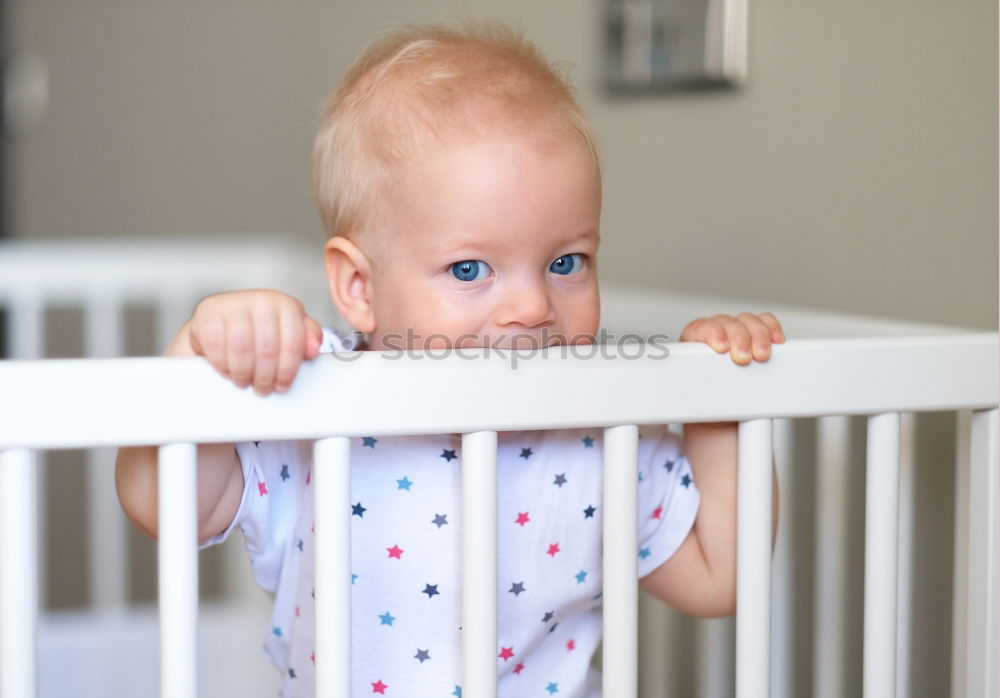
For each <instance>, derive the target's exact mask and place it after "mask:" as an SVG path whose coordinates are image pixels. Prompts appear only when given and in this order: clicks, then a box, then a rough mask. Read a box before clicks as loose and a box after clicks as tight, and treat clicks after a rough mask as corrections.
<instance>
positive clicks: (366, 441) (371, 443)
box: [361, 436, 378, 448]
mask: <svg viewBox="0 0 1000 698" xmlns="http://www.w3.org/2000/svg"><path fill="white" fill-rule="evenodd" d="M376 443H378V439H373V438H372V437H370V436H362V437H361V446H362V448H364V447H365V446H368V447H369V448H375V444H376Z"/></svg>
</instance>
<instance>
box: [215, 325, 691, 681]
mask: <svg viewBox="0 0 1000 698" xmlns="http://www.w3.org/2000/svg"><path fill="white" fill-rule="evenodd" d="M334 346H337V345H336V344H335V345H334ZM602 436H603V434H602V430H600V429H589V430H588V429H576V430H556V431H521V432H513V433H509V434H502V435H500V436H499V439H498V450H497V514H498V560H497V569H498V574H497V597H498V626H499V627H498V643H497V644H498V647H499V654H498V657H497V665H498V675H499V686H498V694H499V696H501V697H505V698H522V697H527V696H540V697H542V696H544V697H549V696H552V695H558V696H560V697H561V698H562V697H565V696H581V697H583V696H587V697H590V696H598V695H600V687H599V681H598V680H597V678H596V676H595V675H594V673H593V670H592V669H590V660H591V657H592V655H593V653H594V651H595V649H596V648H597V645H598V643H599V642H600V638H601V588H602V584H601V541H602V536H601V526H602V520H603V519H602V511H601V508H602V505H601V492H602V489H601V485H602V455H603V443H602ZM237 452H238V453H239V457H240V461H241V462H242V465H243V473H244V481H245V487H244V492H243V499H242V502H241V504H240V507H239V510H238V512H237V514H236V517H235V519H234V521H233V524H232V526H231V527H230V530H232V528H235V527H239V528H241V529H242V530H243V533H244V535H245V537H246V545H247V550H248V552H249V555H250V560H251V564H252V567H253V570H254V575H255V577H256V579H257V581H258V582H259V583H260V584H261V586H263V587H264V588H265V589H267V590H269V591H273V592H275V603H274V611H273V616H272V623H271V624H272V628H271V632H270V633H269V634H268V637H267V640H266V642H265V647H266V649H267V651H268V653H269V654H270V655H271V657H272V659H273V660H274V661H275V663H276V664H277V665H278V667H279V668H280V670H281V671H282V672H283V674H284V690H283V695H284V697H285V698H295V697H298V696H302V697H303V698H305V697H309V698H312V696H313V695H314V693H315V688H314V681H315V678H314V677H315V654H314V645H313V635H314V633H313V617H314V616H313V608H314V606H313V604H314V593H315V590H314V588H313V550H314V547H313V532H312V531H313V510H314V509H313V504H314V502H313V496H312V487H311V469H312V444H311V443H310V442H306V441H284V442H250V443H244V444H238V445H237ZM460 464H461V437H460V436H459V435H457V434H452V435H435V436H405V437H385V438H383V437H378V436H373V437H363V438H357V439H351V503H352V507H351V512H350V515H351V524H352V527H351V543H352V552H353V569H352V572H353V587H352V646H353V651H352V695H355V696H363V695H373V694H375V695H386V696H405V697H407V698H422V697H424V696H426V697H428V698H431V697H434V698H438V697H441V698H446V697H448V696H461V684H462V678H461V649H460V648H461V627H460V626H461V618H460V612H461V611H460V609H461V598H460V591H461V579H460V573H461V559H460V546H461V536H460V525H461V520H460V512H461V498H460V472H461V471H460ZM639 478H640V482H639V549H638V550H637V551H636V555H637V556H638V567H639V576H640V577H642V576H645V575H646V574H649V573H650V572H652V571H653V570H655V569H656V568H657V567H659V566H660V565H661V564H663V562H664V561H666V560H667V558H669V557H670V556H671V555H672V554H673V553H674V552H675V551H676V550H677V548H679V547H680V545H681V543H683V541H684V539H685V538H686V536H687V534H688V532H689V531H690V529H691V526H692V525H693V523H694V519H695V515H696V513H697V510H698V501H699V497H698V491H697V489H696V487H695V485H694V482H693V480H692V475H691V470H690V466H689V465H688V463H687V461H686V459H685V458H684V456H683V455H682V454H681V453H680V450H679V442H678V439H677V437H676V436H675V435H673V434H672V433H670V432H669V431H667V429H666V428H665V427H643V428H642V429H641V430H640V441H639ZM344 513H345V515H347V514H348V512H344ZM228 532H229V531H227V532H225V533H223V534H222V535H221V536H219V538H218V539H217V540H222V539H224V538H225V536H226V535H228ZM213 542H214V541H213Z"/></svg>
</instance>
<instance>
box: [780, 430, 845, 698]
mask: <svg viewBox="0 0 1000 698" xmlns="http://www.w3.org/2000/svg"><path fill="white" fill-rule="evenodd" d="M850 465H851V419H850V417H845V416H831V417H820V418H819V419H817V420H816V484H815V492H816V498H815V501H816V505H815V506H816V511H815V521H816V543H815V565H816V573H815V578H816V581H815V591H814V598H813V636H812V641H813V666H812V669H813V681H812V695H813V696H815V698H841V697H842V696H845V695H847V694H848V693H849V692H850V691H848V690H847V686H846V682H845V681H844V676H845V663H846V655H845V650H846V646H847V640H846V632H847V631H846V625H845V624H846V620H847V578H846V574H845V570H847V559H848V555H847V544H848V543H847V522H848V516H849V515H850ZM782 518H785V514H784V512H782Z"/></svg>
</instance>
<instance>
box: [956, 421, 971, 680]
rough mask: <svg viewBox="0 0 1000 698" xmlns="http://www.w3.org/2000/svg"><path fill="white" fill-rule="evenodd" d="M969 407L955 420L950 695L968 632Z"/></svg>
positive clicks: (960, 676) (960, 675)
mask: <svg viewBox="0 0 1000 698" xmlns="http://www.w3.org/2000/svg"><path fill="white" fill-rule="evenodd" d="M971 445H972V410H959V411H958V413H957V414H956V419H955V534H954V541H955V544H954V556H953V558H952V575H953V576H952V585H951V695H953V696H964V695H966V693H965V678H966V677H965V657H966V651H965V641H966V637H967V635H968V628H967V627H966V621H967V618H968V608H969V606H968V591H969V470H970V463H969V460H970V452H971Z"/></svg>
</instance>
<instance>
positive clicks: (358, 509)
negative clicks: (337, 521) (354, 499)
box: [351, 502, 368, 519]
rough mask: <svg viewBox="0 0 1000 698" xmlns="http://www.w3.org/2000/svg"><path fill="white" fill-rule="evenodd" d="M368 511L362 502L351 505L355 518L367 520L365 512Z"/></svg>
mask: <svg viewBox="0 0 1000 698" xmlns="http://www.w3.org/2000/svg"><path fill="white" fill-rule="evenodd" d="M366 511H368V510H367V509H365V508H364V507H363V506H361V502H358V503H357V504H352V505H351V514H352V515H353V516H357V517H359V518H362V519H363V518H365V512H366Z"/></svg>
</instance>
